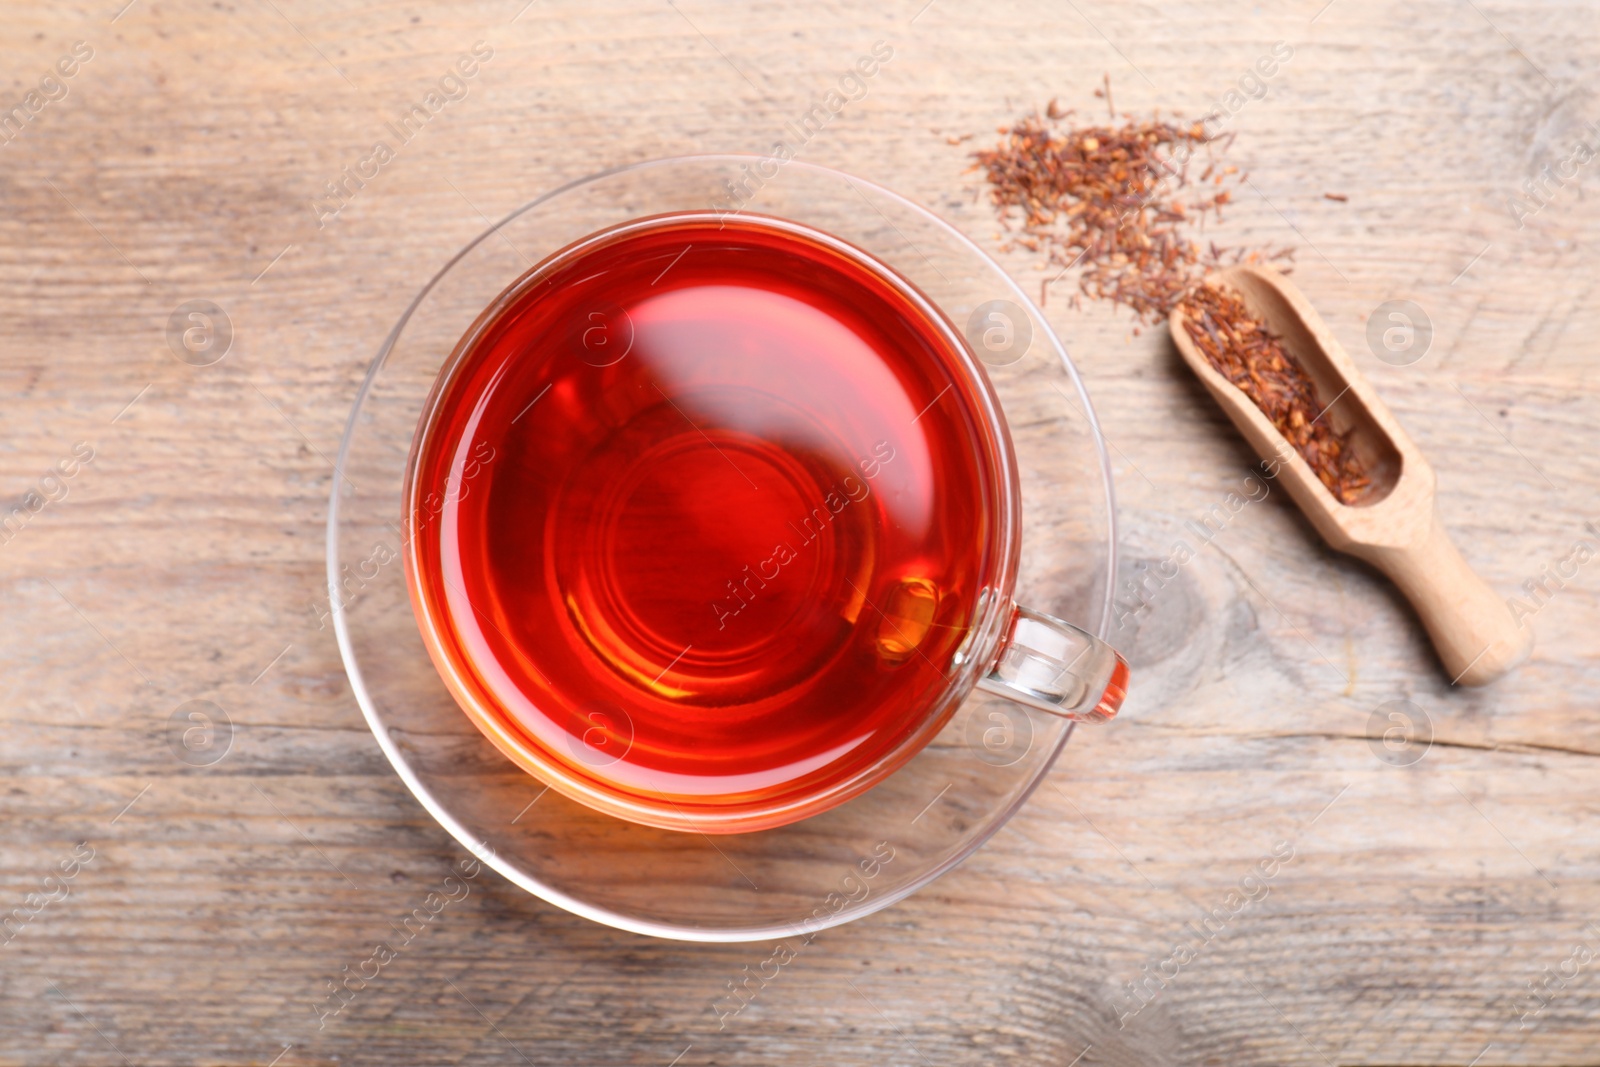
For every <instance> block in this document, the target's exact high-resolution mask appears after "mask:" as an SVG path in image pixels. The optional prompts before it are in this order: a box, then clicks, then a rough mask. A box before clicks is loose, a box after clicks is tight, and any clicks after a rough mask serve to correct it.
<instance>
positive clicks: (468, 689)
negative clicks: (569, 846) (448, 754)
mask: <svg viewBox="0 0 1600 1067" xmlns="http://www.w3.org/2000/svg"><path fill="white" fill-rule="evenodd" d="M685 223H688V224H703V225H710V224H713V223H715V224H717V227H718V229H719V230H724V229H730V230H738V229H744V230H749V231H760V232H765V233H781V234H783V235H784V236H785V237H787V238H791V239H795V240H798V241H802V242H809V243H812V244H816V245H821V246H823V247H824V248H825V249H827V250H828V251H830V252H832V253H833V254H835V255H837V256H839V257H840V258H842V259H844V260H846V261H848V262H849V263H850V264H852V265H854V266H856V267H858V268H860V269H864V270H866V271H869V272H870V273H871V274H872V275H874V276H875V277H877V278H878V279H879V280H880V281H882V282H883V283H884V284H885V285H887V286H888V287H889V288H890V289H891V290H892V291H893V292H894V293H895V294H896V296H897V297H898V299H899V300H901V301H904V302H905V304H906V305H907V306H908V309H909V311H910V312H911V313H914V314H916V315H918V316H920V318H921V319H922V321H924V322H926V323H928V324H929V325H931V326H932V327H934V329H935V330H936V331H937V333H938V335H939V337H940V340H941V341H942V343H943V345H944V348H945V350H946V351H947V352H948V353H949V355H950V357H951V359H952V360H953V361H954V362H955V363H956V364H957V366H958V367H959V373H960V374H961V375H962V376H963V377H964V378H965V381H966V384H967V386H968V390H967V391H968V394H969V396H970V397H971V398H972V400H974V401H975V402H976V403H975V404H974V407H975V408H976V409H977V410H976V411H975V414H977V415H978V416H979V417H980V419H981V420H982V424H983V425H982V428H981V430H980V434H981V435H982V438H983V439H982V440H977V441H975V443H976V444H977V445H978V448H979V450H980V451H982V452H983V453H984V454H985V455H987V456H989V457H990V459H989V461H988V462H986V463H985V464H984V466H985V467H987V468H989V470H988V473H987V475H986V478H987V479H988V480H990V481H992V483H993V484H991V485H990V486H989V487H988V496H989V497H990V500H989V506H990V507H991V509H992V513H991V514H992V518H993V521H994V530H995V533H994V535H993V536H992V538H991V540H990V546H991V547H992V548H993V549H994V562H993V563H992V564H991V565H990V567H989V573H988V574H987V575H986V576H985V580H984V581H983V582H982V583H980V588H979V589H978V590H977V593H978V596H977V602H976V603H975V604H974V606H973V616H972V620H973V621H972V623H971V624H970V626H969V627H968V631H967V637H966V638H965V640H964V641H963V642H962V643H961V645H960V648H959V650H958V651H957V653H956V655H957V659H956V660H955V665H956V669H955V671H954V672H953V674H952V675H950V676H947V678H946V683H945V685H944V688H943V689H942V690H941V691H940V693H939V694H938V696H937V698H936V699H935V700H934V701H933V702H932V703H931V704H930V705H929V706H928V707H927V708H924V709H923V710H922V711H921V712H920V713H919V714H918V716H917V717H916V719H915V723H916V725H915V727H914V728H913V729H911V730H910V731H908V732H907V733H906V734H905V736H903V737H902V738H901V739H900V741H899V742H898V743H897V744H896V745H895V746H894V747H893V748H892V749H890V750H889V751H887V752H885V753H883V754H881V755H880V756H879V757H877V758H876V759H874V760H873V761H872V762H871V763H870V764H868V765H866V766H864V767H861V768H859V769H858V770H856V771H855V772H854V773H852V774H851V775H850V776H848V777H847V778H845V779H843V780H841V781H837V782H832V783H830V784H828V785H827V787H826V788H824V789H822V790H820V791H816V792H803V793H799V794H796V793H784V794H782V795H780V796H778V797H775V798H769V799H766V800H763V801H758V802H755V803H748V802H746V803H734V804H719V803H715V802H706V803H702V804H694V803H692V802H683V803H674V802H672V801H668V800H654V799H651V798H648V797H644V796H639V795H629V794H628V793H627V792H626V791H624V790H622V789H612V788H607V787H605V786H603V785H602V784H600V783H602V782H603V781H604V778H603V776H601V775H592V776H584V775H582V774H580V773H576V772H575V771H574V770H573V769H572V768H570V767H568V766H567V765H566V764H564V763H563V762H561V761H560V759H559V757H556V758H552V757H550V755H549V754H548V753H547V752H546V751H545V750H544V746H541V745H540V744H538V743H537V742H535V741H534V740H532V739H531V738H528V737H525V736H523V734H524V731H520V730H518V729H517V727H516V726H515V725H514V723H513V722H511V721H509V719H508V716H507V714H506V712H505V711H504V709H501V708H498V707H496V706H494V701H492V700H490V699H486V694H484V693H481V692H480V691H479V690H480V689H481V688H482V686H481V685H476V684H474V683H473V681H472V680H471V678H472V676H473V674H474V672H473V671H472V669H471V664H470V662H464V661H463V660H462V657H460V656H458V655H457V654H455V652H454V651H453V650H452V648H451V643H450V642H449V641H448V640H446V638H445V636H444V635H445V633H446V631H447V630H448V629H449V626H448V625H447V612H446V609H445V608H444V607H443V605H441V604H438V603H436V601H437V598H436V597H435V596H434V595H433V593H432V591H431V590H430V588H429V586H428V584H427V583H426V582H425V581H424V580H423V576H422V573H421V568H419V567H418V565H417V550H418V548H419V547H420V546H419V544H418V540H419V536H420V534H419V530H418V527H417V522H418V518H419V517H420V515H421V513H422V511H421V509H422V500H421V499H420V496H421V493H422V491H423V487H422V486H421V485H419V484H418V482H417V473H418V468H419V465H420V459H421V457H422V455H423V454H424V453H425V452H426V451H427V450H428V448H429V447H430V445H431V444H433V443H434V442H435V440H436V435H437V433H438V431H439V425H438V422H437V415H438V412H439V408H440V406H441V405H442V404H443V402H444V401H445V398H446V397H447V395H448V394H449V393H450V391H451V388H452V386H454V385H455V383H456V382H457V381H458V380H459V379H460V375H461V372H462V371H463V369H464V367H465V365H466V364H467V362H468V359H469V357H470V356H471V355H472V354H473V353H474V352H475V351H476V350H477V346H478V345H479V343H480V342H481V341H482V340H483V338H484V335H485V333H486V332H487V331H488V330H489V329H491V328H492V327H493V325H494V324H495V323H497V322H499V321H501V319H502V317H503V315H504V314H505V313H506V312H507V311H508V310H509V309H511V308H513V307H515V306H516V305H517V303H518V302H519V301H521V300H522V299H523V298H524V297H526V296H527V295H528V294H529V293H530V292H531V291H533V290H535V289H537V288H538V287H539V286H540V285H542V284H543V283H544V282H545V281H546V279H548V278H549V277H550V276H551V275H552V274H554V273H556V272H557V271H560V270H562V269H564V268H565V267H568V266H570V265H571V264H572V263H574V262H577V261H579V260H581V259H582V258H583V257H584V256H586V255H589V254H592V253H594V252H596V251H599V250H601V249H603V248H607V247H611V246H614V245H617V244H620V243H623V242H626V241H628V240H630V239H632V238H635V237H639V236H644V235H648V234H650V233H652V232H656V231H658V230H661V229H665V228H667V227H671V226H674V225H682V224H685ZM949 369H952V370H954V369H956V368H955V367H951V368H949ZM1020 495H1021V488H1020V483H1019V478H1018V474H1017V461H1016V453H1015V450H1014V448H1013V447H1012V444H1011V437H1010V431H1009V427H1008V425H1007V423H1006V419H1005V413H1004V411H1003V410H1002V409H1001V407H1000V402H999V398H998V397H997V396H996V395H995V393H994V388H993V386H992V384H991V383H990V382H989V379H988V376H987V374H985V373H984V371H983V369H982V364H981V363H980V362H979V361H978V360H977V358H976V356H975V354H974V353H973V352H972V350H971V348H970V346H969V345H968V343H967V341H966V339H965V338H964V337H962V335H961V333H960V331H958V330H957V329H956V327H955V324H954V323H952V322H951V321H950V319H949V316H947V315H946V314H945V313H944V311H943V310H942V309H941V308H940V307H939V306H938V305H937V304H936V303H934V301H933V300H932V299H930V298H929V297H928V296H927V294H925V293H923V292H922V290H921V289H919V288H918V287H917V286H916V285H915V284H914V283H913V282H912V281H911V280H910V279H908V278H906V277H904V276H903V275H901V274H900V272H898V271H896V270H895V269H894V268H893V267H891V266H889V264H887V263H884V262H883V261H882V260H880V259H879V258H878V257H876V256H874V255H873V254H872V253H870V252H868V251H867V250H865V249H863V248H860V247H858V246H856V245H854V244H852V243H850V242H849V241H846V240H844V239H843V238H840V237H837V236H835V235H833V234H831V233H828V232H827V231H825V230H820V229H817V228H816V227H814V226H809V225H807V224H805V223H802V222H797V221H795V220H793V219H787V218H783V217H781V216H776V215H767V214H763V213H757V212H743V211H741V212H738V213H737V214H736V216H735V217H733V218H731V219H730V218H729V217H728V214H727V213H725V212H719V211H712V210H704V209H695V210H685V211H672V212H662V213H657V214H654V215H646V216H640V217H637V218H632V219H627V220H625V221H623V222H619V223H615V224H613V225H611V226H606V227H604V228H602V229H600V230H596V231H594V232H593V233H589V234H586V235H584V236H583V237H580V238H578V239H577V240H575V241H573V242H571V243H570V244H567V245H565V246H564V247H562V248H560V249H557V250H556V251H554V252H552V253H550V254H549V255H548V256H546V257H545V258H543V259H541V260H540V261H539V262H537V263H535V264H534V265H533V266H532V267H530V268H528V269H527V270H526V271H524V272H523V273H522V274H520V275H518V276H517V278H516V279H515V280H513V281H512V282H511V283H510V284H509V285H507V286H506V287H505V288H504V289H503V290H501V292H500V294H499V295H498V296H496V297H495V298H494V300H493V301H491V302H490V303H489V305H488V306H487V307H485V308H484V309H483V311H482V312H480V313H479V314H478V316H477V318H476V319H474V320H473V322H472V325H471V326H469V327H468V328H467V330H466V331H465V332H464V333H463V334H462V336H461V339H460V340H459V341H457V342H456V345H455V347H454V348H453V349H452V350H451V352H450V354H449V356H447V357H446V358H445V360H444V363H443V365H442V366H441V367H440V370H439V374H438V376H437V377H436V378H435V380H434V383H433V386H432V388H431V389H430V390H429V393H428V397H427V399H426V400H425V401H424V403H423V406H422V411H421V413H420V416H419V420H418V429H417V432H416V433H415V434H414V435H413V437H412V443H411V451H410V453H409V456H408V458H407V461H406V473H405V481H404V484H403V487H402V489H401V502H402V505H403V509H404V510H403V512H402V515H401V523H402V530H403V534H402V537H401V542H400V543H401V554H402V556H403V558H404V566H405V576H406V587H407V591H408V592H409V594H410V598H411V604H412V609H413V612H414V614H415V615H416V616H417V621H418V623H419V629H420V631H421V634H422V639H423V643H424V645H425V646H426V647H427V650H428V656H429V658H430V659H431V660H432V661H433V664H434V667H435V668H436V669H437V670H438V671H439V675H440V678H441V679H442V680H443V681H444V683H445V686H446V687H447V688H448V689H449V690H450V694H451V696H452V697H454V698H455V701H456V703H457V705H459V706H460V708H461V710H462V711H463V712H464V713H465V714H466V716H467V718H468V719H469V720H471V722H472V723H473V725H474V726H476V727H477V728H478V730H479V731H480V732H481V733H483V735H484V736H485V737H487V738H488V739H489V741H490V742H491V743H492V744H493V745H494V746H495V747H496V748H497V749H499V750H500V752H501V754H502V755H504V756H505V757H506V758H507V759H509V760H511V762H512V763H514V764H516V765H517V766H518V767H520V768H521V769H522V770H523V771H525V772H526V773H528V774H530V775H532V776H533V777H534V778H537V779H538V780H539V781H541V782H543V783H544V784H545V785H548V786H549V787H551V788H552V789H555V790H556V791H557V792H559V793H562V794H564V795H566V796H567V797H569V798H570V799H572V800H574V801H577V802H578V803H580V804H585V805H587V806H589V807H591V808H594V809H595V810H597V811H600V812H603V813H604V814H606V815H610V816H612V817H614V818H619V819H625V820H628V821H630V822H635V823H640V824H643V825H645V826H653V827H656V828H658V829H662V830H673V831H679V832H690V833H694V832H698V833H705V834H734V833H751V832H756V831H760V830H770V829H775V828H777V827H779V826H785V825H788V824H790V823H795V822H799V821H800V820H802V819H807V818H810V817H812V816H814V815H820V814H822V813H823V812H825V811H828V810H829V809H831V808H834V807H837V806H838V805H840V804H843V803H846V802H847V801H849V800H851V799H853V798H854V797H857V796H859V795H860V794H862V793H864V792H866V791H867V790H869V789H871V788H872V787H873V786H875V785H877V784H878V783H880V782H882V781H883V780H884V779H886V778H888V777H889V776H890V775H892V774H893V773H895V772H896V771H898V770H899V769H900V768H901V767H903V766H904V765H905V764H906V763H908V762H910V760H911V759H912V758H913V757H914V756H916V754H917V753H918V752H920V751H922V749H923V748H924V747H926V746H927V744H928V742H930V741H931V740H933V738H934V737H936V736H937V735H938V733H939V731H940V730H942V729H943V728H944V726H945V725H946V724H947V723H948V722H949V720H950V718H951V717H952V716H953V715H954V714H955V712H956V710H957V709H958V708H959V707H960V706H961V702H962V701H964V700H965V699H966V698H967V696H968V695H969V694H970V693H971V692H972V690H973V687H974V686H975V685H976V684H977V682H978V679H979V678H980V677H981V675H982V674H983V672H985V671H987V670H988V669H989V667H990V665H991V664H992V663H993V662H994V659H995V657H996V655H997V654H998V652H999V646H1000V642H1001V639H1002V637H1003V636H1004V631H1005V625H1006V622H1007V621H1008V620H1009V618H1010V614H1011V610H1012V593H1013V591H1014V589H1015V586H1016V578H1017V567H1018V561H1019V558H1020V555H1021V543H1022V522H1021V509H1020V502H1019V498H1020ZM480 681H481V679H480Z"/></svg>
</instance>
